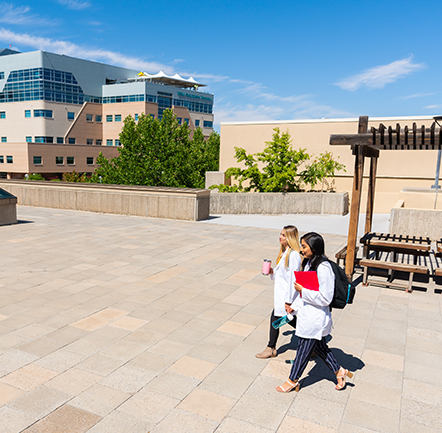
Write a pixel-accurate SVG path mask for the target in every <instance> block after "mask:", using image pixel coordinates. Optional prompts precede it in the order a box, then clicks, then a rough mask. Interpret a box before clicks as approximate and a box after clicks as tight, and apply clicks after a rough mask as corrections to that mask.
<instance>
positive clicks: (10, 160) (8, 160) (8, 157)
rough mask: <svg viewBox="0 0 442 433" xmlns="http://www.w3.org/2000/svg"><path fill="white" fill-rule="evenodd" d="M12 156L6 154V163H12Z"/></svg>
mask: <svg viewBox="0 0 442 433" xmlns="http://www.w3.org/2000/svg"><path fill="white" fill-rule="evenodd" d="M13 163H14V158H13V157H12V156H8V155H7V156H6V164H13Z"/></svg>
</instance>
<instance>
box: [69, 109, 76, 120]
mask: <svg viewBox="0 0 442 433" xmlns="http://www.w3.org/2000/svg"><path fill="white" fill-rule="evenodd" d="M74 119H75V113H74V112H72V111H68V120H74Z"/></svg>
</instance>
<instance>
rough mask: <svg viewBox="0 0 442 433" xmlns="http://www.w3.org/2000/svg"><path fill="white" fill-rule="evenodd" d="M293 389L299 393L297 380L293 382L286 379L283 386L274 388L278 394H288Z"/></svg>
mask: <svg viewBox="0 0 442 433" xmlns="http://www.w3.org/2000/svg"><path fill="white" fill-rule="evenodd" d="M293 389H294V390H295V391H296V392H298V391H299V380H297V381H295V382H293V381H291V380H290V379H287V381H286V382H285V383H284V384H283V385H281V386H277V387H276V391H278V392H290V391H292V390H293Z"/></svg>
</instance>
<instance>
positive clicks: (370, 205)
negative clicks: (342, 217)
mask: <svg viewBox="0 0 442 433" xmlns="http://www.w3.org/2000/svg"><path fill="white" fill-rule="evenodd" d="M377 167H378V158H377V157H375V156H372V157H371V158H370V178H369V181H368V195H367V210H366V215H365V233H368V232H371V227H372V224H373V209H374V195H375V188H376V171H377Z"/></svg>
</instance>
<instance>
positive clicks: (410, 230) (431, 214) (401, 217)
mask: <svg viewBox="0 0 442 433" xmlns="http://www.w3.org/2000/svg"><path fill="white" fill-rule="evenodd" d="M403 205H404V202H403V201H402V200H400V201H398V202H397V203H396V205H395V206H394V207H393V208H392V209H391V213H390V228H389V232H390V233H394V234H397V235H408V236H423V237H427V236H428V237H429V238H430V239H431V240H440V239H441V238H442V211H441V210H437V209H436V210H433V209H413V208H404V207H403Z"/></svg>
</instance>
